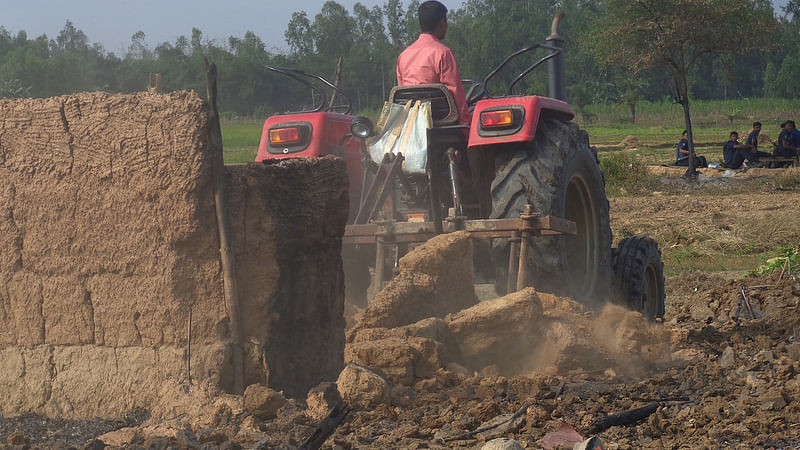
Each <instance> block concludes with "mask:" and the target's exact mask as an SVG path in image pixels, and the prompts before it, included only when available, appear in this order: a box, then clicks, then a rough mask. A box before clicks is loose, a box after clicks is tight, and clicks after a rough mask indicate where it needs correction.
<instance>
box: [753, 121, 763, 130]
mask: <svg viewBox="0 0 800 450" xmlns="http://www.w3.org/2000/svg"><path fill="white" fill-rule="evenodd" d="M753 131H761V122H754V123H753Z"/></svg>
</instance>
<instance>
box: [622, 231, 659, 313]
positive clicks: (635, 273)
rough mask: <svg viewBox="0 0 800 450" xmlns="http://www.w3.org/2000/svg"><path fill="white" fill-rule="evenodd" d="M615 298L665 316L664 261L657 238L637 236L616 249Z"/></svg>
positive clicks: (628, 304)
mask: <svg viewBox="0 0 800 450" xmlns="http://www.w3.org/2000/svg"><path fill="white" fill-rule="evenodd" d="M612 254H613V264H612V265H613V271H614V282H613V292H614V297H613V298H614V301H615V302H616V303H619V304H622V305H625V306H627V307H628V308H631V309H632V310H634V311H639V312H641V313H642V314H643V315H644V316H645V317H647V318H648V319H650V320H655V319H658V318H662V317H664V299H665V298H666V293H665V291H664V263H663V262H662V261H661V250H659V249H658V243H656V241H654V240H652V239H650V238H648V237H644V236H634V237H629V238H625V239H623V240H621V241H620V243H619V247H617V248H615V249H614V250H613V253H612Z"/></svg>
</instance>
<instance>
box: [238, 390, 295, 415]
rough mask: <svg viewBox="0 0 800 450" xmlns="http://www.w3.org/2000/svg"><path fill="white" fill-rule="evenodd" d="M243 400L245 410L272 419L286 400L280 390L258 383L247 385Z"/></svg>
mask: <svg viewBox="0 0 800 450" xmlns="http://www.w3.org/2000/svg"><path fill="white" fill-rule="evenodd" d="M243 401H244V409H245V411H247V412H248V413H250V414H252V415H254V416H256V417H258V418H261V419H274V418H275V417H277V416H278V410H279V409H280V408H281V407H282V406H283V405H285V404H286V402H287V400H286V398H285V397H284V396H283V395H282V394H281V393H280V392H278V391H276V390H273V389H270V388H268V387H266V386H262V385H259V384H251V385H250V386H247V389H245V390H244V397H243Z"/></svg>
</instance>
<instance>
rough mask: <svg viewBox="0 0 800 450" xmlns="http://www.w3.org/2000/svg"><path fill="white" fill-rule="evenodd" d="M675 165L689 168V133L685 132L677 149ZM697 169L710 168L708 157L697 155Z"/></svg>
mask: <svg viewBox="0 0 800 450" xmlns="http://www.w3.org/2000/svg"><path fill="white" fill-rule="evenodd" d="M675 165H676V166H687V167H688V166H689V132H688V131H686V130H683V137H682V138H681V140H680V142H678V145H677V146H676V147H675ZM695 167H708V162H707V161H706V157H705V156H698V155H697V154H696V153H695Z"/></svg>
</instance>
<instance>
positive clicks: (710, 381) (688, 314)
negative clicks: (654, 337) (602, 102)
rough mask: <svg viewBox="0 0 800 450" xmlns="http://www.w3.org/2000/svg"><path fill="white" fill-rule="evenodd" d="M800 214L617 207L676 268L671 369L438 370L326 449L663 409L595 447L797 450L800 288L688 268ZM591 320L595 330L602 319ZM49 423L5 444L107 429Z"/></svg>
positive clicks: (797, 234)
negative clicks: (654, 405) (59, 429)
mask: <svg viewBox="0 0 800 450" xmlns="http://www.w3.org/2000/svg"><path fill="white" fill-rule="evenodd" d="M798 202H800V193H798V192H774V193H752V194H749V193H744V194H733V195H725V196H712V195H707V194H704V193H703V192H702V191H696V192H693V193H691V194H687V195H685V196H664V195H657V194H656V195H650V196H646V197H632V198H613V199H611V202H610V203H611V215H612V228H613V231H614V236H615V239H616V240H619V239H620V238H623V237H625V236H628V235H633V234H646V235H650V236H651V237H654V238H655V239H656V240H657V241H658V242H659V243H660V245H661V247H662V250H663V251H664V253H665V255H667V257H666V258H665V262H666V264H667V271H668V272H669V273H671V274H672V275H670V276H669V277H668V279H667V293H668V306H667V314H666V317H665V322H664V323H663V324H653V325H651V326H652V327H654V328H655V329H661V330H665V331H667V332H668V333H669V334H670V336H671V344H672V353H671V357H670V358H669V360H666V361H656V362H653V363H652V364H650V365H648V366H646V367H639V369H640V370H637V371H630V370H626V368H625V367H616V368H615V367H608V368H605V369H602V370H595V369H594V368H584V367H580V365H577V366H576V365H572V366H570V367H569V368H568V370H561V371H559V372H557V373H540V372H532V373H529V374H527V375H524V376H514V377H503V376H499V375H497V373H496V372H495V373H493V372H492V370H491V368H488V369H487V370H484V371H482V372H481V373H464V372H463V371H450V370H440V371H438V372H437V373H436V374H435V375H434V376H433V377H430V378H427V379H424V380H422V381H419V382H417V383H415V384H414V385H413V386H410V387H408V388H407V389H406V392H405V394H404V396H403V398H404V399H405V401H404V402H401V403H402V404H401V403H398V402H394V403H395V404H393V405H391V406H390V405H381V406H378V407H376V408H373V409H371V410H355V411H352V412H350V413H349V415H348V416H347V418H346V419H345V421H344V422H343V423H342V424H341V425H340V426H339V427H338V428H337V430H336V431H335V433H334V434H333V436H332V437H331V438H330V439H329V440H328V441H327V442H326V443H325V445H324V446H323V448H334V447H335V448H363V447H370V448H480V447H481V445H482V444H483V440H484V439H489V438H490V437H491V436H485V435H480V434H470V433H469V432H473V431H475V430H477V429H478V428H480V427H481V425H482V424H484V423H486V422H488V421H490V420H492V419H494V418H496V417H497V416H500V415H503V414H513V413H514V412H517V411H520V410H521V411H522V412H523V417H524V420H522V421H520V422H519V425H518V426H515V427H512V428H511V429H510V430H508V431H506V432H505V433H504V434H503V436H504V437H509V438H513V439H516V440H517V441H519V442H520V443H521V444H522V446H523V447H525V448H540V447H541V445H542V439H543V438H544V436H545V435H546V434H547V433H549V432H553V431H555V430H557V429H558V428H559V426H560V425H561V424H567V425H570V426H571V427H574V428H575V430H577V431H578V432H579V433H581V434H583V435H584V436H585V437H588V436H591V433H590V431H589V430H590V424H591V423H592V422H593V421H594V420H596V419H598V418H599V417H602V416H603V415H607V414H612V413H617V412H621V411H625V410H629V409H632V408H637V407H641V406H644V405H645V404H647V403H649V402H651V401H657V402H659V407H658V410H657V411H656V412H655V413H654V414H652V415H650V416H649V417H648V418H647V419H645V420H643V421H641V422H639V423H636V424H633V425H630V426H616V427H612V428H610V429H608V430H606V431H603V432H601V433H599V434H598V436H599V437H600V438H601V439H602V440H603V442H604V443H605V445H606V448H675V449H676V448H699V447H705V448H765V447H766V448H769V447H775V448H781V447H782V448H796V447H797V446H798V445H800V437H798V436H800V376H799V374H800V361H798V359H799V358H800V348H798V344H797V340H798V339H799V338H800V335H799V334H798V333H800V304H799V303H798V302H799V299H800V280H798V279H796V278H793V277H783V278H782V279H781V278H780V277H779V276H778V274H773V275H768V276H763V277H759V278H755V277H751V276H747V275H745V270H744V269H745V267H743V268H742V269H743V270H726V271H713V270H712V271H709V270H707V269H708V268H706V270H703V271H692V270H687V267H689V266H690V264H688V262H691V261H692V260H695V259H698V258H699V259H703V258H707V257H708V256H709V255H714V254H717V255H719V254H723V255H730V257H732V258H734V257H737V256H740V255H743V254H746V253H747V252H755V251H762V250H765V249H770V248H774V247H776V246H781V245H787V244H791V243H795V244H796V243H797V242H798V241H800V226H798V224H797V206H796V205H798ZM687 249H689V250H687ZM692 252H694V253H692ZM676 255H677V256H676ZM682 258H683V259H682ZM750 262H751V263H752V261H750ZM748 268H749V269H752V268H753V266H752V265H751V266H749V267H748ZM742 293H744V296H742ZM586 317H587V319H588V320H593V319H594V318H595V317H596V318H597V319H598V320H599V318H600V317H602V315H601V314H596V315H592V314H587V315H586ZM621 366H622V364H621ZM303 408H304V405H303V404H302V402H295V401H291V402H290V404H289V406H287V407H285V408H284V409H282V410H281V411H280V412H279V413H278V418H277V419H272V420H261V419H257V418H255V417H253V416H249V415H247V414H246V413H245V412H243V411H239V412H234V414H233V416H231V412H230V411H228V412H227V415H225V419H224V420H220V421H218V422H216V423H217V424H218V425H217V426H216V427H217V428H216V429H215V432H214V433H211V432H210V431H209V430H200V429H198V430H193V431H194V433H195V434H196V435H197V436H198V439H199V440H200V442H203V439H202V436H212V437H214V439H215V440H214V442H215V443H216V444H215V445H228V446H232V445H233V443H234V442H235V443H238V444H240V445H242V446H245V447H249V446H254V447H258V448H287V447H293V446H298V445H299V444H301V443H302V441H303V439H305V438H306V437H308V436H309V435H310V434H311V433H313V431H314V427H313V426H312V425H313V423H311V422H310V421H309V420H308V418H307V416H306V415H304V414H302V409H303ZM210 413H211V414H217V415H219V413H214V412H213V411H212V412H210ZM51 424H52V422H51V421H46V420H44V419H42V418H37V417H25V418H11V419H3V420H0V439H1V440H0V442H5V439H6V437H7V436H8V434H9V433H10V432H11V431H14V430H13V429H12V428H15V427H19V429H20V430H21V431H23V432H25V433H26V434H27V435H28V436H29V437H30V438H31V440H32V442H33V443H34V444H44V443H46V442H52V441H53V440H57V441H60V442H63V443H67V444H72V445H80V444H83V443H85V442H86V440H87V439H88V438H90V437H92V430H95V431H94V432H96V433H97V434H99V433H101V432H102V431H105V430H106V429H103V430H102V431H101V430H99V429H97V428H94V427H97V421H87V422H85V427H86V428H85V432H84V433H83V434H77V435H75V436H74V437H70V436H67V435H65V434H63V433H62V434H54V433H42V432H38V431H37V430H39V429H40V428H45V429H53V428H54V426H53V425H51ZM118 424H119V426H124V425H126V424H125V423H124V421H120V422H118ZM72 426H74V424H73V425H72ZM245 431H246V432H245ZM209 439H210V438H209ZM209 442H210V441H209ZM209 445H210V444H209Z"/></svg>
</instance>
